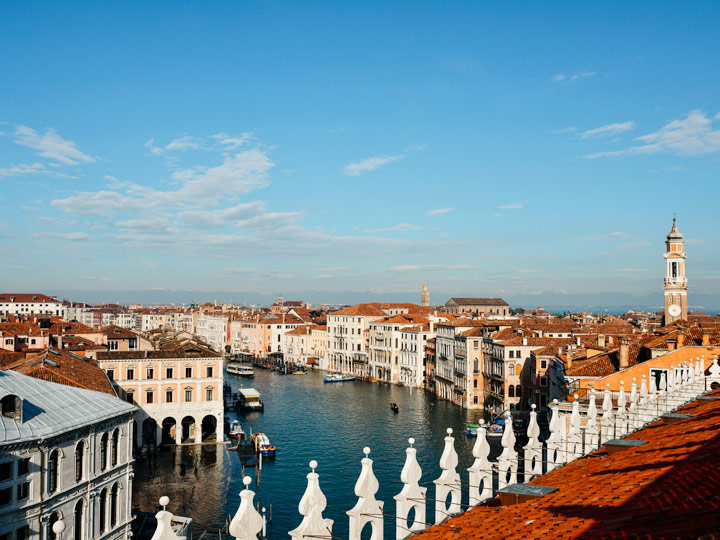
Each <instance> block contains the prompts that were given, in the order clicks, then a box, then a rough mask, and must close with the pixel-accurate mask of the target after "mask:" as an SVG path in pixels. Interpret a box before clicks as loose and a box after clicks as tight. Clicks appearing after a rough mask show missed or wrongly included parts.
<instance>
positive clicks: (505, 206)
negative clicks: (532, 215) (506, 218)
mask: <svg viewBox="0 0 720 540" xmlns="http://www.w3.org/2000/svg"><path fill="white" fill-rule="evenodd" d="M497 208H498V210H521V209H523V208H525V201H522V202H517V203H510V204H501V205H500V206H498V207H497Z"/></svg>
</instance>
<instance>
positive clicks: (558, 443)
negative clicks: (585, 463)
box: [546, 399, 566, 472]
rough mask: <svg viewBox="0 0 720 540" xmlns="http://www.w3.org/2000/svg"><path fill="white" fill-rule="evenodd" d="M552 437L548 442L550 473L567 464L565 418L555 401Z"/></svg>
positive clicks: (555, 400) (551, 429) (552, 413)
mask: <svg viewBox="0 0 720 540" xmlns="http://www.w3.org/2000/svg"><path fill="white" fill-rule="evenodd" d="M550 410H551V417H550V437H549V438H548V440H547V443H546V444H547V471H546V472H550V471H552V470H553V469H556V468H557V467H562V466H563V465H564V464H565V454H566V452H565V442H566V441H565V418H563V416H562V413H561V412H560V407H559V405H558V400H557V399H554V400H553V403H552V405H550Z"/></svg>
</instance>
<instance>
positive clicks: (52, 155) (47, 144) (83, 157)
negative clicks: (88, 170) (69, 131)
mask: <svg viewBox="0 0 720 540" xmlns="http://www.w3.org/2000/svg"><path fill="white" fill-rule="evenodd" d="M13 135H14V136H15V143H16V144H19V145H21V146H27V147H29V148H32V149H34V150H38V155H40V156H42V157H46V158H48V159H52V160H55V161H58V162H60V163H63V164H64V165H77V164H78V163H79V162H84V163H92V162H94V161H95V158H93V157H91V156H89V155H87V154H84V153H82V152H81V151H80V150H79V149H78V147H77V144H75V143H74V142H73V141H68V140H66V139H63V138H62V137H61V136H60V135H58V134H57V133H56V132H55V130H54V129H52V128H48V129H46V130H45V133H44V134H40V133H38V132H37V131H35V130H34V129H32V128H29V127H27V126H17V127H16V128H15V132H14V133H13Z"/></svg>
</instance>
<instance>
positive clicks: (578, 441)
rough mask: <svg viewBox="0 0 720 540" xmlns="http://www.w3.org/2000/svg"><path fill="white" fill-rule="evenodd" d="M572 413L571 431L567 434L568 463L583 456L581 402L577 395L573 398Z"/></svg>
mask: <svg viewBox="0 0 720 540" xmlns="http://www.w3.org/2000/svg"><path fill="white" fill-rule="evenodd" d="M573 398H574V399H573V404H572V412H571V413H570V429H569V430H568V434H567V458H566V459H567V462H568V463H569V462H571V461H573V460H575V459H577V458H579V457H580V456H581V455H582V454H583V451H582V428H581V427H580V401H579V398H580V396H578V395H577V394H575V395H574V396H573Z"/></svg>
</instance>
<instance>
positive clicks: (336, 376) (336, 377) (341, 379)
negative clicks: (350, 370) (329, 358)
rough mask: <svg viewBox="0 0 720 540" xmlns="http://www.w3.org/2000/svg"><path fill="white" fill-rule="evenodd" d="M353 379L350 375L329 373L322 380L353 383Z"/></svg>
mask: <svg viewBox="0 0 720 540" xmlns="http://www.w3.org/2000/svg"><path fill="white" fill-rule="evenodd" d="M354 380H355V377H353V376H352V375H343V374H342V373H331V374H330V375H328V376H327V377H325V378H323V381H325V382H348V381H354Z"/></svg>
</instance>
